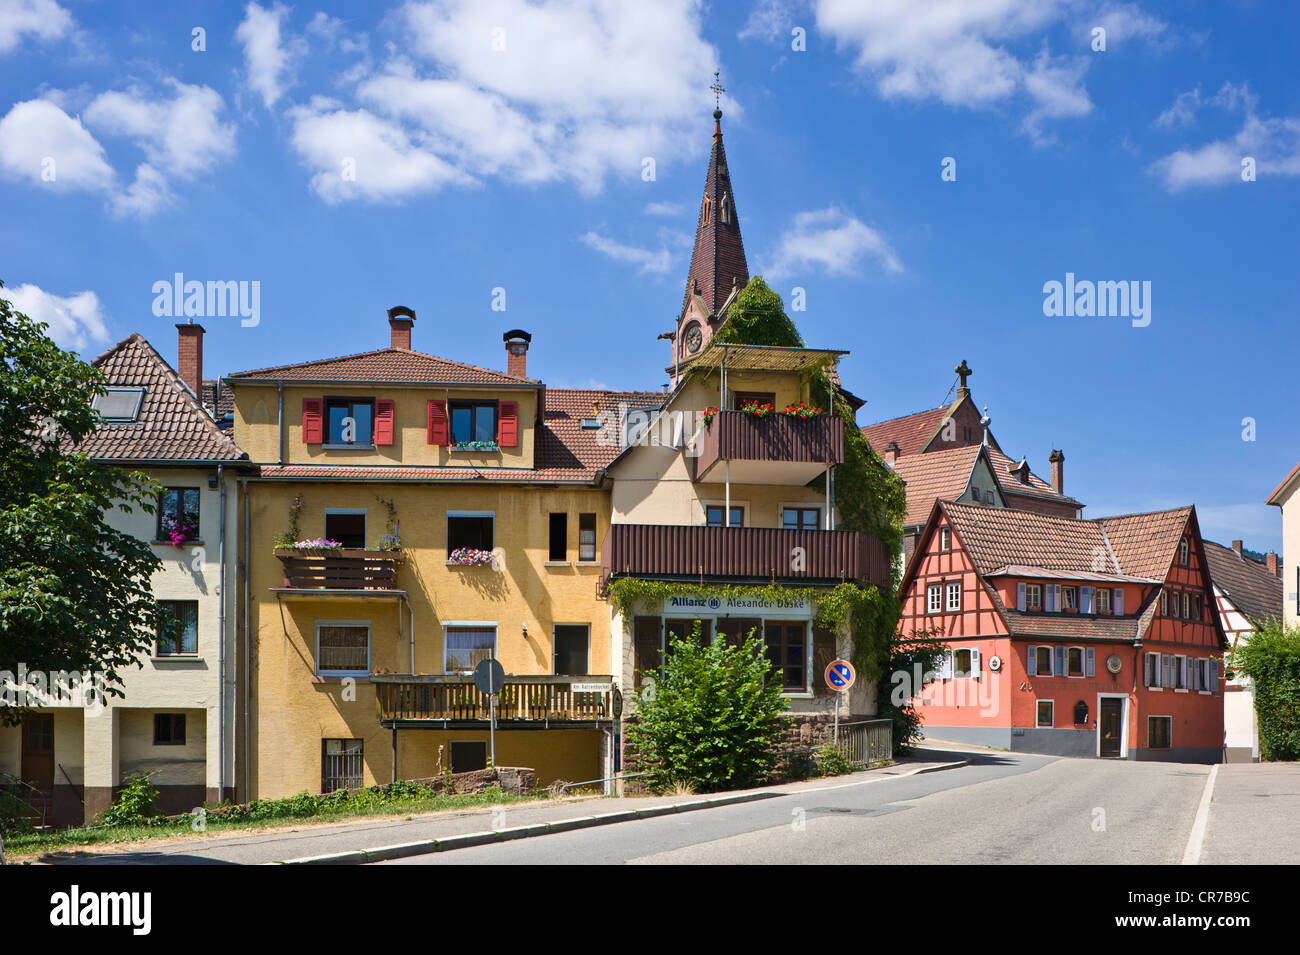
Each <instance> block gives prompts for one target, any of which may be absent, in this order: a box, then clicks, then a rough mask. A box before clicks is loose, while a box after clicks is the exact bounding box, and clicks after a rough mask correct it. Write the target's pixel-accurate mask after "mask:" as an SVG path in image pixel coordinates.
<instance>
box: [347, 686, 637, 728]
mask: <svg viewBox="0 0 1300 955" xmlns="http://www.w3.org/2000/svg"><path fill="white" fill-rule="evenodd" d="M370 682H371V683H372V684H374V687H375V697H376V699H377V700H378V703H379V722H380V724H381V725H383V726H384V727H385V728H386V729H393V728H410V727H421V726H424V727H428V728H431V729H444V728H451V729H455V728H458V727H459V728H481V727H482V725H483V724H484V723H486V722H487V719H488V700H487V697H486V696H484V695H483V694H482V693H480V692H479V691H478V688H477V687H476V686H475V685H474V680H473V678H472V677H468V676H463V675H460V674H436V675H429V676H422V675H411V674H399V673H372V674H371V675H370ZM616 692H617V691H616V689H615V687H614V678H613V677H611V676H516V675H513V674H511V675H508V676H507V677H506V685H505V687H504V688H503V689H502V690H501V693H500V694H499V698H498V701H497V707H496V718H497V724H498V725H499V726H502V727H503V728H505V729H546V728H548V727H556V726H558V727H572V726H574V725H575V724H594V723H600V722H602V721H605V720H612V719H613V718H614V694H615V693H616Z"/></svg>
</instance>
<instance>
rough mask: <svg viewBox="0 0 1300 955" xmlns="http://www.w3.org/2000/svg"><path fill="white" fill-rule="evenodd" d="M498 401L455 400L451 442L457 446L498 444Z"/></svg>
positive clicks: (452, 406)
mask: <svg viewBox="0 0 1300 955" xmlns="http://www.w3.org/2000/svg"><path fill="white" fill-rule="evenodd" d="M496 440H497V403H496V402H495V401H482V402H479V401H474V402H470V401H453V402H452V403H451V443H452V444H453V445H455V446H457V447H464V446H465V445H472V444H496Z"/></svg>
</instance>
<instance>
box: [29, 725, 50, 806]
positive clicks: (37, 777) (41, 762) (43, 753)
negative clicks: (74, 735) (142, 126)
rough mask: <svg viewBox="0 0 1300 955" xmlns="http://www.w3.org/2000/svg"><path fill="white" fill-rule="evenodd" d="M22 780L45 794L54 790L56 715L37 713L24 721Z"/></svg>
mask: <svg viewBox="0 0 1300 955" xmlns="http://www.w3.org/2000/svg"><path fill="white" fill-rule="evenodd" d="M22 778H23V782H25V783H26V784H27V785H29V786H34V787H35V788H37V789H39V790H40V791H41V792H43V793H49V792H50V791H51V790H52V789H53V788H54V714H52V713H37V714H35V715H33V716H29V717H27V719H25V720H23V765H22Z"/></svg>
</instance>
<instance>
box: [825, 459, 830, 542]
mask: <svg viewBox="0 0 1300 955" xmlns="http://www.w3.org/2000/svg"><path fill="white" fill-rule="evenodd" d="M826 529H827V530H830V529H831V467H830V465H829V464H828V465H826Z"/></svg>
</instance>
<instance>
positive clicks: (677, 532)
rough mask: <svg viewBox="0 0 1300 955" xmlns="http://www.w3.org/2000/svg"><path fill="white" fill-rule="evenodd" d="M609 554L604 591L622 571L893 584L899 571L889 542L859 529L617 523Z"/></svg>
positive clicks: (663, 576)
mask: <svg viewBox="0 0 1300 955" xmlns="http://www.w3.org/2000/svg"><path fill="white" fill-rule="evenodd" d="M800 549H801V550H800ZM601 555H602V556H601V574H600V584H601V588H602V590H603V588H604V586H605V585H606V584H607V583H608V582H609V581H610V580H611V579H612V578H615V577H646V578H650V579H654V580H683V581H690V580H694V581H704V580H706V579H712V580H714V581H719V580H728V581H735V582H738V583H742V582H743V583H750V582H753V583H761V582H767V581H774V582H777V583H783V584H795V585H805V586H808V585H827V584H837V583H839V582H840V581H845V580H851V581H856V582H858V583H866V584H875V585H877V586H879V587H886V586H888V585H889V583H890V580H891V573H892V555H891V554H890V552H889V550H888V548H886V547H885V545H884V544H882V543H881V542H880V541H878V540H876V539H875V538H874V537H871V536H869V535H867V534H862V533H859V532H858V531H810V530H791V529H788V528H783V527H704V526H699V525H696V526H680V525H671V524H614V525H611V526H610V529H609V532H608V533H607V534H606V535H605V543H604V546H602V547H601Z"/></svg>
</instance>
